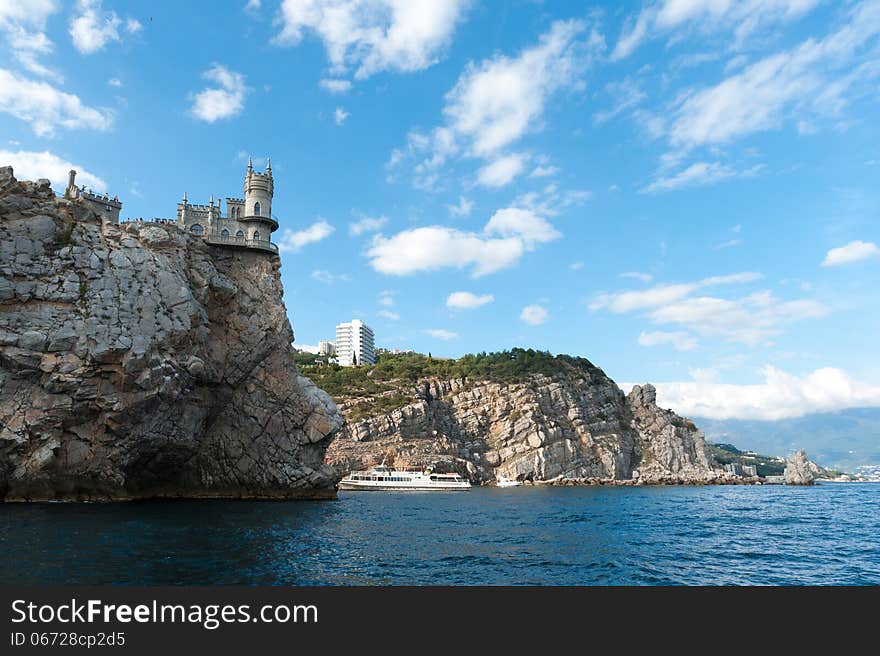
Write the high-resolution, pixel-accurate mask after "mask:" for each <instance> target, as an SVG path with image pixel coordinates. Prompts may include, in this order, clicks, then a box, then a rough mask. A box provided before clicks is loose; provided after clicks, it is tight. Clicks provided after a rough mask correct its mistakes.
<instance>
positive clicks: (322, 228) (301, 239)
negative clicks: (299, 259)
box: [278, 219, 334, 253]
mask: <svg viewBox="0 0 880 656" xmlns="http://www.w3.org/2000/svg"><path fill="white" fill-rule="evenodd" d="M333 230H334V228H333V226H332V225H330V224H329V223H327V222H326V221H324V220H323V219H322V220H320V221H316V222H315V223H313V224H312V225H310V226H309V227H308V228H306V229H305V230H300V231H294V230H290V229H287V230H285V231H284V234H283V235H282V236H281V239H280V241H279V242H278V250H280V251H281V252H282V253H296V252H297V251H299V250H300V249H301V248H303V246H307V245H308V244H314V243H315V242H318V241H321V240H322V239H325V238H327V237H329V236H330V235H331V234H332V233H333Z"/></svg>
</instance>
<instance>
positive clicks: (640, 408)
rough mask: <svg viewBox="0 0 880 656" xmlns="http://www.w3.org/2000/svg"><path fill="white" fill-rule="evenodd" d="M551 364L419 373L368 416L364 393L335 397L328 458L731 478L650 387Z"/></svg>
mask: <svg viewBox="0 0 880 656" xmlns="http://www.w3.org/2000/svg"><path fill="white" fill-rule="evenodd" d="M555 366H557V371H556V372H555V373H553V374H551V375H545V374H532V375H530V376H529V377H528V379H527V380H525V381H524V382H517V383H499V382H492V381H491V380H480V379H474V378H471V377H469V378H453V379H438V378H427V379H423V380H420V381H418V382H417V383H415V384H413V385H411V386H410V387H409V388H408V389H409V392H408V394H409V395H410V396H411V398H410V399H409V402H407V403H406V404H405V405H403V407H399V408H396V409H393V410H389V411H384V412H380V413H379V414H376V415H375V416H368V417H360V416H359V414H360V413H359V412H358V409H359V408H362V407H363V406H364V403H365V402H364V401H363V400H358V399H346V398H344V397H343V398H337V401H339V402H340V407H341V409H342V410H343V412H344V413H345V414H346V416H347V417H348V422H347V424H346V426H345V427H344V428H343V430H342V431H340V433H339V435H338V436H337V437H336V439H335V440H334V441H333V443H332V444H331V446H330V449H329V450H328V452H327V458H328V462H329V463H331V464H332V465H334V466H335V467H336V468H337V469H339V470H340V473H345V472H347V471H350V470H352V469H361V468H364V467H367V466H369V465H371V464H374V463H377V462H380V461H381V460H382V459H387V462H388V463H389V464H391V463H393V464H394V465H396V466H419V467H420V466H426V465H431V466H433V467H435V469H437V470H438V471H443V470H445V471H450V470H455V471H458V472H459V473H462V474H466V475H467V476H468V477H469V478H470V479H471V480H472V481H475V482H480V483H489V482H492V481H494V480H495V479H496V478H497V477H498V476H499V475H502V474H503V475H505V476H507V477H509V478H516V479H519V480H524V481H535V482H537V481H556V482H581V483H587V482H640V483H646V484H651V483H654V484H657V483H710V482H732V481H733V479H732V478H731V477H730V476H728V475H726V474H723V473H722V472H721V471H720V469H719V468H718V466H717V465H716V464H715V463H714V461H713V460H712V457H711V455H710V453H709V449H708V447H707V445H706V442H705V440H704V439H703V435H702V433H701V432H700V431H699V430H698V429H697V427H696V426H695V425H694V424H693V423H692V422H690V421H688V420H687V419H683V418H681V417H678V416H677V415H675V414H674V413H672V412H670V411H668V410H662V409H660V408H658V407H657V404H656V398H655V391H654V388H653V387H652V386H651V385H645V386H636V387H634V388H633V389H632V391H631V392H630V393H629V395H624V394H623V392H622V391H621V390H620V388H618V386H617V385H616V384H615V383H614V382H613V381H612V380H611V379H609V378H608V377H607V376H606V375H605V374H604V372H602V370H601V369H599V368H597V367H595V366H593V365H591V364H589V363H587V362H586V361H584V360H580V361H579V363H574V364H572V363H570V362H568V361H559V362H558V363H557V364H556V365H555ZM395 393H396V394H398V395H400V391H398V392H395ZM386 394H387V392H386ZM406 395H407V392H404V394H403V396H406ZM366 404H368V405H369V404H373V405H374V406H375V405H379V404H378V403H377V400H376V399H370V400H367V401H366Z"/></svg>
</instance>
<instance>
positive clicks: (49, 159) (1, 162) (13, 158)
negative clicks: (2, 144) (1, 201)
mask: <svg viewBox="0 0 880 656" xmlns="http://www.w3.org/2000/svg"><path fill="white" fill-rule="evenodd" d="M0 166H11V167H12V169H13V173H14V174H15V177H16V178H17V179H19V180H38V179H40V178H48V179H49V180H51V181H52V185H53V187H54V188H55V191H56V192H61V191H63V190H64V189H66V188H67V177H68V172H69V171H70V170H71V169H75V170H76V181H77V184H80V185H86V186H87V187H91V188H93V189H95V190H97V191H106V190H107V183H106V182H105V181H104V180H103V179H101V178H99V177H98V176H97V175H95V174H94V173H91V172H90V171H87V170H86V169H84V168H83V167H82V166H80V165H79V164H74V163H73V162H69V161H67V160H66V159H63V158H61V157H58V156H57V155H55V154H53V153H50V152H49V151H48V150H46V151H43V152H33V151H27V150H19V151H16V152H13V151H10V150H0Z"/></svg>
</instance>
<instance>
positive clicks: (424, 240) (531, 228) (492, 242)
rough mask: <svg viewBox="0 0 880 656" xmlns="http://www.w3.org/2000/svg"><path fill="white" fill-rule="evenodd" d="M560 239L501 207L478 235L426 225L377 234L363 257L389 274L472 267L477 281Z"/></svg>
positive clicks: (522, 213)
mask: <svg viewBox="0 0 880 656" xmlns="http://www.w3.org/2000/svg"><path fill="white" fill-rule="evenodd" d="M560 236H561V235H560V233H559V232H557V231H556V229H555V228H554V227H553V226H552V225H551V224H550V223H549V222H547V221H546V220H545V219H543V218H541V217H540V216H537V215H536V214H535V213H534V212H532V211H531V210H524V209H521V208H505V209H503V210H498V211H497V212H496V213H495V214H494V215H493V216H492V218H491V219H490V220H489V222H488V223H487V224H486V226H485V227H484V228H483V231H482V232H465V231H462V230H455V229H453V228H447V227H445V226H427V227H423V228H413V229H410V230H404V231H402V232H399V233H397V234H396V235H394V236H392V237H384V236H382V235H377V236H376V237H375V238H374V239H373V243H372V244H371V246H370V248H369V249H368V250H367V257H369V258H370V266H372V267H373V269H375V270H376V271H379V272H380V273H385V274H389V275H397V276H405V275H410V274H413V273H417V272H420V271H436V270H439V269H444V268H455V269H462V268H466V267H470V268H471V271H472V275H473V277H475V278H478V277H480V276H484V275H486V274H489V273H494V272H495V271H499V270H500V269H504V268H506V267H509V266H512V265H513V264H515V263H516V262H517V261H519V259H520V257H522V255H523V253H525V252H527V251H530V250H533V249H534V248H535V247H536V246H537V244H539V243H543V242H547V241H552V240H554V239H557V238H559V237H560Z"/></svg>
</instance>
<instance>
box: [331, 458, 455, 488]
mask: <svg viewBox="0 0 880 656" xmlns="http://www.w3.org/2000/svg"><path fill="white" fill-rule="evenodd" d="M470 487H471V484H470V482H469V481H468V480H466V479H464V478H462V477H461V476H459V475H458V474H437V473H435V472H434V471H432V470H431V469H430V468H428V469H425V470H413V471H411V470H398V469H391V468H390V467H386V466H385V464H384V463H383V464H381V465H376V466H375V467H373V468H372V469H370V470H367V471H353V472H351V473H350V474H349V475H348V476H346V477H345V478H343V479H342V480H341V481H339V489H340V490H415V491H427V490H467V489H469V488H470Z"/></svg>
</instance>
